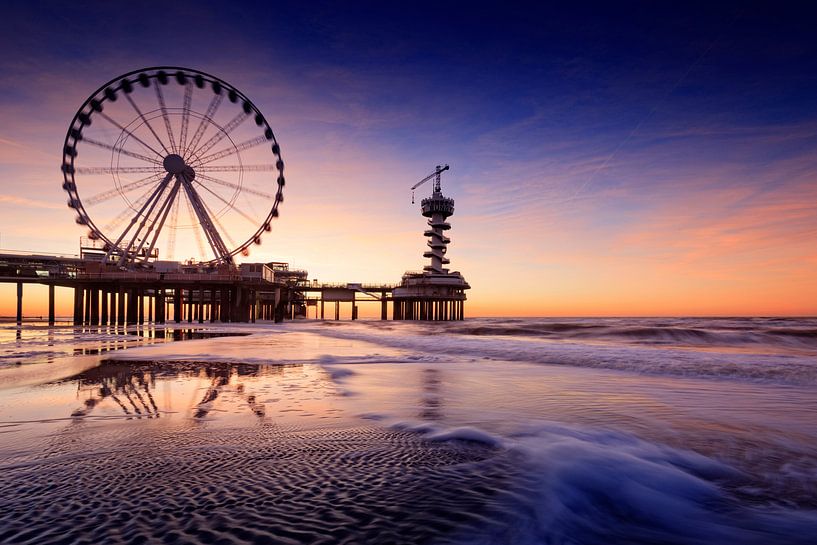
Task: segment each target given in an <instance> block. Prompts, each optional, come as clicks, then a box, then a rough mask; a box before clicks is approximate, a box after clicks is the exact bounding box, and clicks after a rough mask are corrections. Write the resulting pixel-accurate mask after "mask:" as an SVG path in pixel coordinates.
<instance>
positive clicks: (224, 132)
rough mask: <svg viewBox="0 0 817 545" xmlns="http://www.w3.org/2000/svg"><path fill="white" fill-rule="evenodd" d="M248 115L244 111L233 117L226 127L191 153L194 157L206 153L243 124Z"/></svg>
mask: <svg viewBox="0 0 817 545" xmlns="http://www.w3.org/2000/svg"><path fill="white" fill-rule="evenodd" d="M248 117H249V115H248V114H246V113H244V112H243V111H242V112H241V113H239V114H238V115H237V116H235V117H234V118H232V119H231V120H230V122H229V123H227V124H226V125H225V126H224V127H222V128H221V130H220V131H219V132H217V133H216V134H214V135H213V136H212V137H211V138H210V139H209V140H208V141H207V142H205V143H204V144H202V145H201V147H199V148H198V149H196V150H193V151H192V152H190V155H191V156H192V157H199V156H200V155H202V154H203V153H206V152H207V151H208V150H210V149H212V148H213V146H215V145H216V144H218V143H219V142H221V141H222V140H224V138H225V137H226V136H227V135H228V134H230V133H231V132H233V131H234V130H235V129H236V127H238V126H239V125H241V122H242V121H244V120H245V119H247V118H248Z"/></svg>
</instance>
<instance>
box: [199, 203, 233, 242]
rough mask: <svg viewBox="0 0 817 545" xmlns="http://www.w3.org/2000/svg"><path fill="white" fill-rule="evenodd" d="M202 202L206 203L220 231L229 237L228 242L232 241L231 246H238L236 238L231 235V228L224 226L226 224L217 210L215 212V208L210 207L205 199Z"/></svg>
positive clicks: (205, 205)
mask: <svg viewBox="0 0 817 545" xmlns="http://www.w3.org/2000/svg"><path fill="white" fill-rule="evenodd" d="M201 202H202V204H204V207H205V208H206V209H207V212H208V213H209V214H210V217H211V218H212V219H213V222H214V223H215V224H216V226H217V227H218V228H219V231H220V232H222V233H224V236H225V237H226V238H227V242H229V243H230V247H232V248H235V247H236V246H238V244H236V243H235V240H233V237H231V236H230V230H229V229H225V228H224V225H222V224H221V222H220V221H219V219H218V215H217V214H216V213H215V212H213V209H212V208H210V207H209V206H208V205H207V203H206V202H205V201H204V200H202V201H201Z"/></svg>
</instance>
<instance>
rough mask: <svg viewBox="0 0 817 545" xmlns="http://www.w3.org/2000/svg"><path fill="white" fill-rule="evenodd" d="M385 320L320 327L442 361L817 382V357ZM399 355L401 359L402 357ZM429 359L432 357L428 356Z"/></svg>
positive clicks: (336, 334)
mask: <svg viewBox="0 0 817 545" xmlns="http://www.w3.org/2000/svg"><path fill="white" fill-rule="evenodd" d="M378 326H379V323H376V322H375V323H371V324H368V325H354V326H349V327H345V328H341V327H335V328H316V329H315V330H314V331H315V332H317V333H319V334H321V335H324V336H328V337H333V338H337V339H346V340H353V341H364V342H368V343H374V344H379V345H381V346H388V347H391V348H399V349H402V350H404V351H405V352H407V353H409V354H418V355H419V354H427V355H429V357H431V358H433V357H436V358H437V359H448V360H450V359H452V358H456V359H472V360H480V359H496V360H510V361H522V362H529V363H541V364H553V365H571V366H576V367H588V368H597V369H613V370H619V371H628V372H636V373H643V374H651V375H671V376H684V377H699V378H724V379H744V380H753V381H770V382H776V383H786V384H817V359H815V358H814V356H813V355H811V354H808V355H798V354H746V353H730V352H718V351H694V350H687V349H678V348H674V347H666V346H638V345H627V344H607V345H604V344H597V343H588V342H580V341H569V340H561V341H560V342H552V341H549V340H546V339H536V338H530V337H507V338H496V337H490V338H489V337H480V336H473V335H441V334H438V335H429V334H428V331H427V330H424V329H423V328H422V326H420V327H419V328H418V327H415V326H413V325H412V326H409V327H407V328H405V329H404V330H402V331H394V330H388V331H382V330H379V329H378ZM398 359H399V358H398ZM423 359H424V360H427V359H428V358H423Z"/></svg>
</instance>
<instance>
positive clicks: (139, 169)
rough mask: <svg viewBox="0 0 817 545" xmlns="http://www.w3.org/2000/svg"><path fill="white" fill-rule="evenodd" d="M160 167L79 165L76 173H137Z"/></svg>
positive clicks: (151, 170)
mask: <svg viewBox="0 0 817 545" xmlns="http://www.w3.org/2000/svg"><path fill="white" fill-rule="evenodd" d="M157 168H158V167H77V168H76V169H74V172H75V173H76V174H137V173H139V172H156V169H157Z"/></svg>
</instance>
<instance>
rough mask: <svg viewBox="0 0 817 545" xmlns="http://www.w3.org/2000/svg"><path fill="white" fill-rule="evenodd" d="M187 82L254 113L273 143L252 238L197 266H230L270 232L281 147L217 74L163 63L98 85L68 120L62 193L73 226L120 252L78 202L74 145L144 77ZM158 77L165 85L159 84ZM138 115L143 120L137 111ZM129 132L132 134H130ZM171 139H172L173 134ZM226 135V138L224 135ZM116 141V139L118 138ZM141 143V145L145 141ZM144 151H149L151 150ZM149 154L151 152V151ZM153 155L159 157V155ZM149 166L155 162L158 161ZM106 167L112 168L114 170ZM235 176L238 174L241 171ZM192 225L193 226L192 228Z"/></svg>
mask: <svg viewBox="0 0 817 545" xmlns="http://www.w3.org/2000/svg"><path fill="white" fill-rule="evenodd" d="M132 78H135V79H132ZM187 78H190V80H192V81H193V83H194V84H195V86H196V87H197V88H199V89H204V88H205V87H206V86H207V85H208V84H209V85H210V86H211V87H212V90H213V92H214V93H215V94H216V95H222V94H223V93H226V95H227V97H228V99H229V101H230V102H232V103H238V104H240V105H241V107H242V108H243V110H244V113H245V114H246V116H247V117H250V116H253V114H255V115H254V120H255V124H256V125H257V126H258V127H260V128H261V129H262V132H263V134H264V137H265V139H266V141H268V142H269V143H271V144H272V145H271V148H270V149H271V151H272V153H273V154H274V155H275V158H276V162H275V167H276V170H277V171H278V176H277V180H276V182H277V191H276V192H275V197H274V201H273V204H272V206H271V208H270V210H269V211H268V212H267V214H266V216H265V217H263V219H262V220H261V221H260V225H259V226H258V227H257V228H256V229H255V231H254V232H252V234H251V235H250V236H249V237H248V238H247V239H246V240H245V241H244V242H242V243H240V244H238V245H236V244H235V243H231V246H234V247H232V248H231V249H229V250H228V251H227V252H221V255H220V256H219V255H215V257H214V258H213V259H211V260H209V261H202V262H201V263H202V264H206V265H216V264H219V263H224V262H227V263H231V264H232V263H233V259H232V258H233V257H235V256H237V255H238V254H243V255H248V250H249V248H250V247H251V246H252V245H253V244H260V236H261V235H262V234H263V233H265V232H268V231H270V230H271V223H272V221H273V220H274V219H275V218H277V217H278V216H279V212H278V206H279V205H280V203H281V202H282V201H283V187H284V185H285V178H284V172H283V171H284V163H283V158H282V155H281V150H280V145H279V143H278V140H277V138H276V137H275V133H274V131H273V130H272V127H271V126H270V125H269V122H268V121H267V119H266V117H265V116H264V115H263V114H262V113H261V111H260V109H259V108H258V107H257V106H256V105H255V104H254V103H253V102H252V101H251V100H250V99H249V97H247V96H246V95H245V94H244V93H243V92H241V91H240V90H239V89H237V88H236V87H235V86H233V85H232V84H230V83H228V82H226V81H225V80H223V79H221V78H219V77H217V76H214V75H212V74H209V73H207V72H203V71H201V70H197V69H193V68H187V67H182V66H166V65H165V66H153V67H146V68H141V69H137V70H132V71H130V72H127V73H125V74H121V75H119V76H117V77H115V78H112V79H111V80H109V81H107V82H106V83H104V84H102V85H101V86H100V87H99V88H97V89H96V90H95V91H94V92H93V93H91V94H90V95H89V96H88V98H86V99H85V101H84V102H83V103H82V105H81V106H80V107H79V109H78V110H77V111H76V113H75V114H74V117H73V118H72V120H71V123H70V124H69V128H68V131H67V133H66V136H65V140H64V143H63V161H62V172H63V189H64V190H65V191H66V192H67V193H68V195H69V201H68V205H69V207H71V208H72V209H74V210H75V211H76V213H77V218H76V220H77V223H79V224H80V225H83V226H85V227H87V228H88V229H89V230H90V235H91V238H93V239H99V240H101V241H102V242H103V243H104V244H105V245H106V246H107V247H109V248H110V250H111V251H113V250H121V248H119V246H118V242H116V243H115V242H113V241H112V240H111V238H109V237H108V235H107V233H106V232H105V231H104V230H103V229H101V228H100V227H99V226H98V225H97V224H96V223H95V222H94V220H93V218H92V217H91V214H90V213H89V212H88V210H87V209H86V207H85V203H83V200H82V198H81V197H80V195H79V192H78V189H77V188H78V186H77V181H76V173H77V167H76V166H75V160H76V157H77V155H78V154H77V152H76V147H77V145H78V143H79V142H81V141H82V134H81V133H82V129H83V128H85V127H86V126H90V124H91V121H90V120H91V118H92V116H93V115H94V114H95V113H99V114H101V113H102V107H101V106H102V105H103V104H104V103H105V102H106V101H110V102H114V101H116V96H117V93H122V92H124V93H126V94H129V93H130V92H131V90H132V89H133V88H134V87H135V86H136V85H137V84H142V85H143V86H144V87H147V86H148V85H149V84H144V80H145V79H147V81H148V82H149V81H150V80H155V81H156V82H155V83H154V85H157V86H158V85H166V84H167V83H170V82H171V81H172V80H174V79H175V80H176V81H177V82H178V83H179V84H180V85H190V82H188V81H185V80H186V79H187ZM163 79H164V80H165V81H162V80H163ZM124 82H127V85H128V86H130V90H128V89H126V87H125V83H124ZM157 93H158V91H157ZM162 108H163V114H164V113H165V112H164V105H162ZM176 110H178V108H176ZM154 111H155V110H154ZM183 112H184V110H183ZM190 112H193V111H192V110H189V111H188V115H189V113H190ZM193 113H195V114H196V115H197V116H201V123H204V120H205V119H207V121H208V122H209V123H210V124H212V125H214V126H215V127H216V128H217V129H218V130H221V131H224V127H222V126H221V125H219V124H217V123H216V122H214V121H213V120H212V119H209V118H207V117H206V116H204V115H202V114H201V112H193ZM183 115H184V114H183ZM139 117H143V115H142V113H141V112H140V115H139ZM86 121H87V122H86ZM123 132H128V131H126V130H125V129H124V128H123ZM129 134H130V135H131V136H132V133H129ZM170 136H171V139H172V134H171V135H170ZM225 136H227V137H229V135H225ZM119 139H121V135H120V138H119ZM119 139H117V143H118V142H119ZM230 141H231V143H232V144H233V146H234V147H235V143H234V142H232V139H230ZM140 142H141V140H140ZM142 143H143V144H144V142H142ZM160 144H162V147H163V148H165V151H168V150H167V148H166V147H165V146H164V144H163V143H162V142H161V141H160ZM115 147H116V146H115V145H114V146H113V147H112V157H113V154H115V153H116V149H115ZM147 147H148V148H150V146H147ZM151 149H152V148H151ZM153 151H154V152H155V151H156V150H153ZM195 151H199V150H195ZM120 153H121V149H120ZM157 153H158V152H157ZM158 155H159V156H161V154H160V153H159V154H158ZM236 155H237V156H238V158H239V162H240V160H241V159H240V154H239V153H238V151H236ZM197 160H201V158H200V157H197ZM152 162H154V163H158V162H157V161H152ZM111 168H112V170H113V166H112V167H111ZM157 170H158V171H161V166H159V168H158V169H157ZM240 172H242V173H243V169H242V170H241V171H240ZM155 174H156V175H157V176H158V174H159V172H156V173H155ZM202 187H205V188H206V186H204V185H202ZM211 192H212V191H211ZM238 193H240V189H238V190H237V191H236V193H235V195H237V194H238ZM234 198H235V197H233V199H234ZM222 200H223V199H222ZM126 202H127V199H126ZM225 209H226V207H225ZM222 210H224V209H222ZM220 215H222V214H221V213H219V216H220ZM199 225H200V224H199ZM193 227H195V225H194V226H193ZM160 228H161V227H160ZM157 238H158V235H157ZM128 251H129V249H126V250H125V251H124V257H127V256H128ZM214 253H215V249H214Z"/></svg>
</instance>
